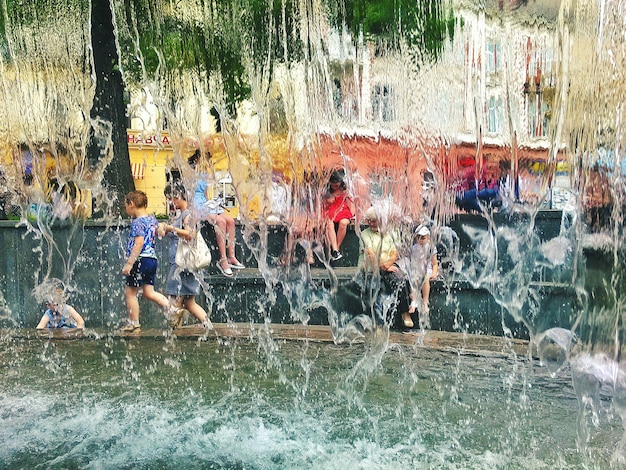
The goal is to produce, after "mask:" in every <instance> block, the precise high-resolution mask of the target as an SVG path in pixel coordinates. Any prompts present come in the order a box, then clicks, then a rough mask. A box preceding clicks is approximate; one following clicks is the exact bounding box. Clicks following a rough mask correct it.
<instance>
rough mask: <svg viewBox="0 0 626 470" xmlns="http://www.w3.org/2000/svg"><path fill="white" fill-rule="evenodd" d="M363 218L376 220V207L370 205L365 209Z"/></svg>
mask: <svg viewBox="0 0 626 470" xmlns="http://www.w3.org/2000/svg"><path fill="white" fill-rule="evenodd" d="M365 220H378V215H377V214H376V209H374V208H373V207H370V208H369V209H367V210H366V211H365Z"/></svg>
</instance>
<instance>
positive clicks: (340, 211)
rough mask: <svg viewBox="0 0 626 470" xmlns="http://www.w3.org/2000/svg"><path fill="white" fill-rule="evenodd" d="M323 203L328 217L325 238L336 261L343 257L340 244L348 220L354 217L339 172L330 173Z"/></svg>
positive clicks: (332, 259) (344, 234)
mask: <svg viewBox="0 0 626 470" xmlns="http://www.w3.org/2000/svg"><path fill="white" fill-rule="evenodd" d="M324 203H325V204H324V205H325V211H326V216H327V217H328V226H327V238H328V243H329V245H330V249H331V253H330V259H331V261H337V260H340V259H341V258H342V257H343V255H342V254H341V251H340V250H341V244H342V243H343V241H344V239H345V238H346V232H347V230H348V225H349V224H350V221H351V220H352V219H354V206H353V203H352V199H351V198H350V197H349V195H348V193H347V191H346V183H345V182H344V180H343V176H342V174H341V172H339V171H335V172H333V174H332V175H330V181H329V183H328V192H327V193H326V197H325V198H324ZM335 226H336V227H337V228H336V232H335Z"/></svg>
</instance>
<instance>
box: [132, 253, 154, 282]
mask: <svg viewBox="0 0 626 470" xmlns="http://www.w3.org/2000/svg"><path fill="white" fill-rule="evenodd" d="M157 266H158V261H157V260H156V258H138V259H137V261H135V264H133V268H132V269H131V270H130V275H129V276H126V285H127V286H129V287H141V286H143V285H144V284H150V285H151V286H153V285H154V280H155V279H156V273H157Z"/></svg>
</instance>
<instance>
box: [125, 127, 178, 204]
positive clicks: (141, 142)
mask: <svg viewBox="0 0 626 470" xmlns="http://www.w3.org/2000/svg"><path fill="white" fill-rule="evenodd" d="M127 136H128V153H129V156H130V164H131V168H132V171H133V179H134V181H135V189H136V190H138V191H143V192H144V193H146V195H147V196H148V211H149V212H152V213H154V214H155V215H159V216H167V213H168V211H167V202H166V200H165V196H164V195H163V189H164V188H165V185H166V184H167V178H166V176H165V175H166V173H167V163H168V162H169V161H170V160H171V159H172V158H173V155H174V151H173V149H172V146H171V143H170V141H169V136H168V134H167V133H166V132H163V133H161V134H160V135H159V136H156V135H153V134H150V133H142V132H139V131H133V130H129V131H128V133H127ZM138 166H139V167H138Z"/></svg>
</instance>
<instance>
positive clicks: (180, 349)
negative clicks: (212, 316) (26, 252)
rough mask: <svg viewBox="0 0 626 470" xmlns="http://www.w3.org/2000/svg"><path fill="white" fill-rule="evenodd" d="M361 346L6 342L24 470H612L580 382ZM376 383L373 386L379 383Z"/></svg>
mask: <svg viewBox="0 0 626 470" xmlns="http://www.w3.org/2000/svg"><path fill="white" fill-rule="evenodd" d="M363 353H364V350H363V346H362V345H352V346H337V345H332V344H321V343H299V342H298V343H294V342H287V343H282V342H277V343H276V348H275V351H274V353H273V355H274V359H273V360H268V359H267V358H266V357H264V354H259V350H258V346H257V345H255V344H254V343H250V342H248V341H239V340H226V339H225V340H224V341H215V340H210V341H206V342H196V341H192V340H189V341H185V340H177V341H171V340H168V341H163V340H150V339H142V340H122V339H119V338H108V339H101V340H79V341H57V342H51V341H40V340H23V339H16V340H11V341H4V342H3V343H2V349H1V352H0V357H1V358H2V361H0V363H1V364H2V365H1V366H0V367H1V368H2V375H3V377H5V380H4V381H3V383H2V386H1V389H0V397H1V398H2V399H1V400H0V403H2V405H1V406H2V410H1V412H0V416H1V417H2V418H1V422H2V426H1V427H0V428H1V430H0V435H1V436H2V441H3V442H4V443H5V444H4V445H3V448H2V451H0V452H1V456H0V460H1V461H2V462H3V463H4V465H6V466H8V467H12V468H16V467H24V468H26V467H28V468H39V467H41V468H44V467H45V468H48V467H49V466H50V465H53V466H59V467H64V468H65V467H74V466H78V467H89V468H131V467H132V468H154V467H155V466H158V467H162V468H180V467H181V466H202V467H206V468H408V467H411V468H431V467H435V468H459V467H463V468H521V467H526V468H563V469H565V468H579V467H583V466H587V467H586V468H597V469H600V468H607V465H608V463H609V459H610V456H611V453H612V448H613V446H614V444H615V442H616V441H617V440H618V439H619V437H620V435H621V432H622V431H621V426H620V423H619V421H618V420H617V417H616V416H614V415H613V414H612V412H611V411H610V408H609V407H608V406H607V404H606V403H603V404H602V406H601V408H600V409H599V418H598V419H599V421H600V424H601V426H600V427H599V428H598V429H595V430H594V432H593V437H592V439H591V441H590V444H589V447H588V449H587V451H586V452H585V453H577V452H576V449H575V435H576V411H577V402H576V398H575V395H574V392H573V390H572V387H571V384H570V381H569V379H568V377H567V375H568V374H565V373H563V374H561V375H557V376H556V377H553V378H551V377H548V376H547V373H546V370H545V369H544V368H541V367H538V366H537V365H536V364H534V365H533V364H530V363H528V362H527V361H526V360H523V359H519V358H518V359H506V358H503V357H493V356H492V357H490V356H488V355H486V356H481V355H458V354H456V353H453V352H449V353H448V352H437V351H433V350H428V349H421V348H420V349H411V348H394V350H392V351H389V352H388V353H387V354H385V356H384V358H383V359H382V362H380V364H378V365H376V364H374V365H373V366H372V367H371V369H372V370H371V372H370V373H369V374H368V377H367V378H363V379H362V380H363V382H361V383H359V384H355V383H351V384H348V383H346V381H345V380H346V376H348V375H350V376H354V375H355V374H352V373H350V371H351V370H352V372H354V370H353V369H354V367H355V364H356V363H357V362H358V359H359V358H360V357H361V356H362V355H363ZM365 381H367V384H365V383H364V382H365Z"/></svg>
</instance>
